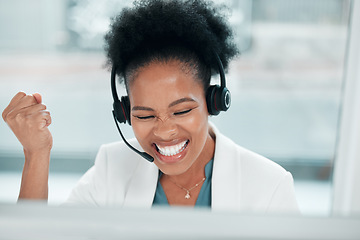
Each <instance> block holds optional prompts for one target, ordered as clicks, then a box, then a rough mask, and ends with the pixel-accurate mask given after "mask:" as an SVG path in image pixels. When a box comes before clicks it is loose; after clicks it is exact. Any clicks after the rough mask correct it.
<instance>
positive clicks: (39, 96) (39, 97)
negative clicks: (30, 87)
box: [33, 93, 42, 103]
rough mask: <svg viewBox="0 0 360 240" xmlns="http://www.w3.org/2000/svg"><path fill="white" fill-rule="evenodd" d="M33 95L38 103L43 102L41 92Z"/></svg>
mask: <svg viewBox="0 0 360 240" xmlns="http://www.w3.org/2000/svg"><path fill="white" fill-rule="evenodd" d="M33 96H34V98H35V100H36V102H37V103H41V100H42V98H41V95H40V93H34V94H33Z"/></svg>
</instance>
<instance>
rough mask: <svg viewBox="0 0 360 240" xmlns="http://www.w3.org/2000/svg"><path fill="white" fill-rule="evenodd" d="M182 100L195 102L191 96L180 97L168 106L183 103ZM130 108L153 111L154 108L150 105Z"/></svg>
mask: <svg viewBox="0 0 360 240" xmlns="http://www.w3.org/2000/svg"><path fill="white" fill-rule="evenodd" d="M183 102H195V100H194V99H192V98H188V97H185V98H180V99H178V100H175V101H173V102H172V103H170V104H169V106H168V107H169V108H170V107H173V106H175V105H178V104H180V103H183ZM131 110H132V111H136V110H142V111H155V110H154V109H152V108H150V107H143V106H134V107H133V108H132V109H131Z"/></svg>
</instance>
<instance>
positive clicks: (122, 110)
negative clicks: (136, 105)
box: [113, 96, 131, 125]
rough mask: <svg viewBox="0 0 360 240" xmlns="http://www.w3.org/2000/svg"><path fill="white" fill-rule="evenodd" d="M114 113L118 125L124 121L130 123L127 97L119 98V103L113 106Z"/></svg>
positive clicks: (116, 102)
mask: <svg viewBox="0 0 360 240" xmlns="http://www.w3.org/2000/svg"><path fill="white" fill-rule="evenodd" d="M113 108H114V113H115V117H116V120H118V122H119V123H126V121H127V122H128V123H129V124H130V125H131V123H130V101H129V97H128V96H125V97H121V101H115V102H114V104H113Z"/></svg>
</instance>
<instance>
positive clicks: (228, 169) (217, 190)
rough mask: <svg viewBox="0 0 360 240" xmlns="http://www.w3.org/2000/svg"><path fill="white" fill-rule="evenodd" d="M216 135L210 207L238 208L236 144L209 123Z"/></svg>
mask: <svg viewBox="0 0 360 240" xmlns="http://www.w3.org/2000/svg"><path fill="white" fill-rule="evenodd" d="M210 127H211V129H212V131H213V132H214V134H215V136H216V143H215V155H214V165H213V175H212V182H211V194H212V199H211V208H212V209H213V210H234V209H240V205H239V204H240V197H241V196H240V191H239V190H240V187H239V186H240V173H239V171H238V169H239V165H240V161H239V156H238V154H237V151H236V145H235V143H234V142H233V141H231V140H230V139H229V138H227V137H225V136H224V135H222V134H221V133H220V132H219V130H218V129H217V128H216V127H215V126H214V125H213V124H211V123H210Z"/></svg>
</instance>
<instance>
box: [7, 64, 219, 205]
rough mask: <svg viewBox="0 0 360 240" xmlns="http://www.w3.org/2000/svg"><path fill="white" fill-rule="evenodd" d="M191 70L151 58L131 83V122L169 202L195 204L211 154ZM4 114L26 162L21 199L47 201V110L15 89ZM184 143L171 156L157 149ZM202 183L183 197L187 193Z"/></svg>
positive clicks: (202, 97) (199, 93)
mask: <svg viewBox="0 0 360 240" xmlns="http://www.w3.org/2000/svg"><path fill="white" fill-rule="evenodd" d="M192 72H193V71H191V69H184V65H182V64H181V63H180V62H178V61H175V60H172V61H169V62H167V63H159V62H153V63H150V64H149V65H147V66H145V67H142V68H141V69H139V70H138V72H137V74H136V75H135V77H134V79H132V81H130V85H129V98H130V102H131V109H132V111H131V122H132V127H133V130H134V133H135V136H136V138H137V140H138V141H139V143H140V145H141V146H142V148H143V149H144V150H145V151H146V152H147V153H149V154H150V155H152V156H153V157H154V163H155V164H156V165H157V166H158V167H159V169H160V170H161V171H162V172H163V173H164V174H163V175H162V177H161V179H160V182H161V184H162V186H163V189H164V191H165V194H166V196H167V199H168V201H169V204H170V205H195V202H196V199H197V196H198V194H199V192H200V189H201V186H202V183H203V182H202V181H201V180H202V179H203V178H204V177H205V171H204V169H205V165H206V164H207V163H208V162H209V161H210V160H211V159H212V158H213V156H214V151H215V139H214V135H213V134H212V133H211V132H210V129H209V124H208V115H209V114H208V111H207V107H206V100H205V94H204V89H203V87H202V85H201V84H200V81H199V80H198V79H196V76H195V74H193V73H192ZM2 117H3V119H4V121H5V122H6V123H7V124H8V125H9V127H10V128H11V130H12V131H13V132H14V134H15V135H16V137H17V138H18V140H19V141H20V143H21V144H22V146H23V149H24V154H25V164H24V169H23V175H22V182H21V188H20V193H19V200H21V199H44V200H45V199H47V198H48V174H49V162H50V151H51V148H52V144H53V140H52V136H51V133H50V131H49V129H48V126H49V125H50V124H51V117H50V113H49V112H48V111H46V106H45V105H44V104H42V99H41V95H40V94H33V95H26V94H25V93H23V92H19V93H18V94H16V95H15V96H14V98H13V99H12V100H11V102H10V103H9V105H8V106H7V108H6V109H5V110H4V111H3V114H2ZM182 142H187V144H186V145H185V147H184V149H183V151H181V152H180V153H178V154H176V155H175V156H172V157H166V156H163V155H162V154H160V153H159V151H158V150H157V148H156V147H155V145H156V146H159V147H160V148H165V147H168V146H171V145H176V144H179V143H182ZM197 183H200V184H199V186H198V187H196V188H194V189H193V190H192V191H191V192H190V194H191V198H190V199H185V198H184V196H185V194H186V191H184V190H183V189H181V188H180V187H178V186H177V185H180V186H183V187H185V188H187V189H190V188H191V187H193V186H194V185H195V184H197Z"/></svg>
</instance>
